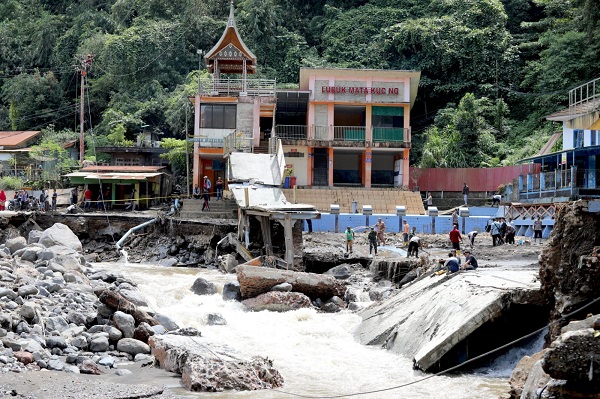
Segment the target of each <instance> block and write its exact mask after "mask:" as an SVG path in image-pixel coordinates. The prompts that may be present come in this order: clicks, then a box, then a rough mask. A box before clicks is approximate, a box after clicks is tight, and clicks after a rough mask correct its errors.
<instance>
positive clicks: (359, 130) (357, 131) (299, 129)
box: [275, 125, 410, 143]
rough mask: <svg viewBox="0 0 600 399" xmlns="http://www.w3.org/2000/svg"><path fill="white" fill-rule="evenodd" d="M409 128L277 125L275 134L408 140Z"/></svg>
mask: <svg viewBox="0 0 600 399" xmlns="http://www.w3.org/2000/svg"><path fill="white" fill-rule="evenodd" d="M409 132H410V129H403V128H395V127H371V128H367V127H364V126H306V125H277V126H276V127H275V136H276V137H278V138H280V139H283V140H286V139H287V140H319V141H332V140H335V141H353V142H367V141H369V142H371V141H372V142H374V143H407V142H410V134H409Z"/></svg>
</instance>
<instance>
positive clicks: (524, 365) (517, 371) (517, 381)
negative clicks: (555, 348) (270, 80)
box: [509, 349, 549, 398]
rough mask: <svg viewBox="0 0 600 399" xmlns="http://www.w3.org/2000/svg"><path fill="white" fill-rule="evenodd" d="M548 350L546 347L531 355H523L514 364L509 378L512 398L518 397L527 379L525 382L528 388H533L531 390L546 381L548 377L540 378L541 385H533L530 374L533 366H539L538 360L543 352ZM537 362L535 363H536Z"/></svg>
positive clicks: (542, 356) (541, 357) (542, 355)
mask: <svg viewBox="0 0 600 399" xmlns="http://www.w3.org/2000/svg"><path fill="white" fill-rule="evenodd" d="M547 351H548V349H544V350H542V351H541V352H537V353H534V354H533V355H531V356H524V357H523V358H522V359H521V360H520V361H519V363H517V365H516V366H515V368H514V370H513V372H512V374H511V376H510V380H509V384H510V393H511V396H512V397H513V398H520V397H521V393H522V392H523V388H524V387H525V384H526V383H527V381H528V380H529V383H528V384H527V385H528V386H529V388H530V389H531V388H533V390H534V391H535V390H537V388H542V387H543V386H544V384H545V383H546V382H548V379H549V378H546V379H545V380H541V381H540V382H541V383H542V385H541V386H535V387H534V386H533V381H532V380H533V375H531V371H532V369H533V367H534V366H535V367H536V368H537V367H540V366H539V364H538V362H540V360H542V359H543V358H544V354H545V353H546V352H547ZM536 364H537V365H536ZM542 374H544V375H545V376H547V374H546V373H544V372H543V371H542Z"/></svg>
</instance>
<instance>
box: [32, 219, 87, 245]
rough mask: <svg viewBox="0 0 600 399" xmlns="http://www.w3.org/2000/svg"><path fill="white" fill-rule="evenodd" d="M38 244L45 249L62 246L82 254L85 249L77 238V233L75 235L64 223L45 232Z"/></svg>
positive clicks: (57, 224) (55, 224)
mask: <svg viewBox="0 0 600 399" xmlns="http://www.w3.org/2000/svg"><path fill="white" fill-rule="evenodd" d="M38 242H39V243H40V244H42V245H43V246H45V247H51V246H53V245H62V246H64V247H67V248H71V249H73V250H75V251H79V252H81V251H82V249H83V247H82V246H81V241H79V238H77V236H76V235H75V233H73V232H72V231H71V229H70V228H69V227H68V226H66V225H64V224H62V223H54V225H53V226H52V227H49V228H47V229H46V230H44V232H43V233H42V235H41V236H40V240H39V241H38Z"/></svg>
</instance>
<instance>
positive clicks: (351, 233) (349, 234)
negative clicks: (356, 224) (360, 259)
mask: <svg viewBox="0 0 600 399" xmlns="http://www.w3.org/2000/svg"><path fill="white" fill-rule="evenodd" d="M344 234H345V235H346V253H351V252H352V244H353V242H354V230H352V229H351V228H350V226H348V227H347V228H346V231H345V232H344Z"/></svg>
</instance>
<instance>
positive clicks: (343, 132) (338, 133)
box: [333, 126, 367, 141]
mask: <svg viewBox="0 0 600 399" xmlns="http://www.w3.org/2000/svg"><path fill="white" fill-rule="evenodd" d="M366 130H367V129H366V128H365V127H362V126H334V127H333V139H334V140H340V141H365V137H366Z"/></svg>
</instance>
